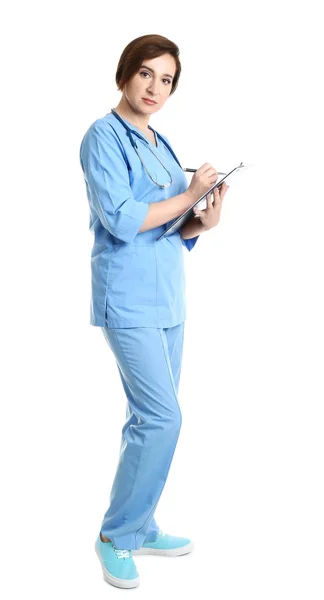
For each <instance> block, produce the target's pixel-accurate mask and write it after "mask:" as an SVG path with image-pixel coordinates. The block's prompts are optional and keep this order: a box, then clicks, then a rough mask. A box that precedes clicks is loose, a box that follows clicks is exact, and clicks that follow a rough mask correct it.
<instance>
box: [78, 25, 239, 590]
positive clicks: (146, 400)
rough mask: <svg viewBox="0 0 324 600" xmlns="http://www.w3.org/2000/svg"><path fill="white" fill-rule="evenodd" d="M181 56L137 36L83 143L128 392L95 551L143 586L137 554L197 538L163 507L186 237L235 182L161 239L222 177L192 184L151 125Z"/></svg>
mask: <svg viewBox="0 0 324 600" xmlns="http://www.w3.org/2000/svg"><path fill="white" fill-rule="evenodd" d="M178 55H179V49H178V47H177V46H176V45H175V44H174V43H173V42H171V41H170V40H168V39H167V38H165V37H163V36H159V35H144V36H141V37H139V38H137V39H135V40H133V41H132V42H130V43H129V44H128V45H127V46H126V48H125V49H124V51H123V52H122V55H121V57H120V60H119V64H118V67H117V72H116V82H117V86H118V89H119V90H121V91H122V98H121V100H120V102H119V104H118V106H117V107H116V108H115V109H111V112H109V113H107V114H106V115H105V116H104V117H102V118H99V119H97V120H96V121H95V122H94V123H92V125H91V126H90V127H89V129H88V130H87V132H86V133H85V135H84V137H83V139H82V142H81V148H80V162H81V167H82V170H83V174H84V178H85V183H86V192H87V197H88V201H89V206H90V230H91V231H92V232H93V233H94V236H95V241H94V246H93V249H92V253H91V271H92V297H91V311H90V323H91V324H92V325H95V326H99V327H101V329H102V332H103V334H104V336H105V339H106V341H107V343H108V345H109V347H110V349H111V350H112V352H113V354H114V356H115V358H116V363H117V368H118V372H119V375H120V377H121V381H122V385H123V388H124V391H125V394H126V397H127V411H126V422H125V425H124V426H123V429H122V440H121V447H120V457H119V463H118V467H117V471H116V475H115V478H114V482H113V486H112V490H111V495H110V506H109V508H108V510H107V512H106V513H105V515H104V518H103V521H102V525H101V530H100V533H99V535H98V538H97V540H96V544H95V549H96V552H97V554H98V557H99V559H100V562H101V565H102V568H103V572H104V576H105V578H106V579H107V581H108V582H109V583H111V584H113V585H116V586H117V587H124V588H126V587H127V588H129V587H135V586H137V585H139V576H138V572H137V569H136V566H135V563H134V559H133V554H144V553H145V554H147V553H154V554H162V555H174V556H177V555H180V554H185V553H187V552H190V551H191V550H192V543H191V541H190V540H189V539H187V538H182V537H176V536H172V535H167V534H165V533H163V532H162V531H161V530H160V528H159V526H158V524H157V522H156V520H155V518H154V511H155V509H156V506H157V503H158V500H159V498H160V496H161V493H162V490H163V488H164V485H165V482H166V478H167V475H168V472H169V469H170V465H171V461H172V458H173V454H174V451H175V448H176V444H177V441H178V436H179V432H180V427H181V411H180V407H179V404H178V387H179V379H180V370H181V359H182V347H183V337H184V322H185V319H186V307H185V275H184V257H183V246H185V247H186V248H187V249H188V250H189V251H190V250H192V248H193V247H194V245H195V244H196V242H197V240H198V238H199V236H200V234H201V233H203V232H204V231H206V230H208V229H210V228H212V227H214V226H215V225H217V223H218V221H219V218H220V210H221V204H222V199H223V197H224V194H225V193H226V190H227V187H228V186H227V185H225V184H223V185H222V187H221V191H220V193H219V192H218V191H216V192H215V195H214V200H215V201H214V203H213V202H212V200H211V197H210V196H211V194H210V195H209V196H208V198H207V207H206V210H203V211H196V212H197V215H198V216H197V217H192V218H191V220H190V221H188V222H187V223H186V224H185V225H183V226H182V229H181V231H178V232H176V233H173V234H172V235H169V236H164V237H162V238H161V239H160V240H157V238H158V236H159V235H160V234H161V233H162V232H163V231H164V230H165V229H166V228H167V226H168V225H169V224H170V223H172V222H173V221H174V220H175V219H176V218H177V217H179V216H180V215H181V214H183V213H184V212H185V210H186V209H187V208H188V207H189V206H191V205H192V204H193V202H194V201H195V200H197V199H198V198H200V197H201V196H202V195H203V194H204V193H205V192H206V191H207V190H208V189H209V188H210V187H211V186H212V185H213V184H214V183H215V182H216V181H217V177H218V174H217V171H216V169H214V168H213V167H212V166H211V165H210V164H209V163H205V164H204V165H203V166H202V167H200V169H198V170H197V171H196V172H195V173H194V175H193V177H192V181H191V183H190V185H189V187H188V184H187V180H186V177H185V175H184V173H183V170H182V169H181V167H180V164H179V163H178V161H177V158H176V156H175V155H174V153H173V150H172V148H171V146H170V142H169V140H168V139H167V138H166V136H161V134H159V133H158V132H156V131H155V130H154V129H153V128H152V127H151V126H150V125H149V120H150V116H151V114H153V113H155V112H157V111H158V110H160V109H161V108H162V107H163V105H164V103H165V102H166V100H167V98H168V97H169V96H170V95H171V94H173V93H174V91H175V89H176V87H177V84H178V80H179V76H180V71H181V65H180V61H179V56H178ZM143 57H145V58H144V59H143ZM134 142H135V143H134Z"/></svg>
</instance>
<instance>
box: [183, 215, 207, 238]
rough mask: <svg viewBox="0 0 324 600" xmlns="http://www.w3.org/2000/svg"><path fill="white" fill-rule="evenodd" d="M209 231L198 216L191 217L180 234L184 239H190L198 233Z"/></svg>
mask: <svg viewBox="0 0 324 600" xmlns="http://www.w3.org/2000/svg"><path fill="white" fill-rule="evenodd" d="M204 231H207V230H206V228H205V227H204V225H203V224H202V222H201V220H200V219H198V217H195V216H193V217H191V219H189V220H188V221H187V223H185V225H183V226H182V227H181V229H180V234H181V237H182V239H183V240H189V239H191V238H193V237H196V236H197V235H200V234H201V233H203V232H204Z"/></svg>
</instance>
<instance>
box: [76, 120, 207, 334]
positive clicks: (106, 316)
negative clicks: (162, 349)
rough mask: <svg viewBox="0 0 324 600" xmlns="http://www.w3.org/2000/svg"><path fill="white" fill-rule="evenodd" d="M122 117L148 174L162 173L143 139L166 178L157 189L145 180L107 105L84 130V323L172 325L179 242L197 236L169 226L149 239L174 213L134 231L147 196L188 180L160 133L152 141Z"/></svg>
mask: <svg viewBox="0 0 324 600" xmlns="http://www.w3.org/2000/svg"><path fill="white" fill-rule="evenodd" d="M124 121H125V119H124ZM126 123H127V124H128V125H129V127H130V128H131V129H132V130H133V131H134V133H133V136H134V138H135V140H136V142H137V144H138V149H139V153H140V155H141V157H142V160H143V162H144V164H145V166H146V168H147V169H148V171H149V173H150V174H151V176H152V177H153V179H155V181H157V182H158V183H161V184H162V183H167V182H168V181H169V176H168V174H167V172H166V171H165V169H163V167H162V165H161V164H160V163H159V161H158V159H157V158H155V156H153V154H152V152H151V151H150V150H149V146H150V147H151V149H152V150H153V152H155V153H156V155H157V156H159V158H160V160H161V161H162V163H163V164H164V165H165V166H166V168H167V169H168V170H169V171H170V173H171V174H172V178H173V183H172V184H171V185H170V186H169V187H167V188H164V189H163V188H160V187H158V186H157V185H155V184H154V183H153V181H152V180H151V179H150V177H149V176H148V175H147V173H146V171H145V169H144V167H143V165H142V163H141V161H140V159H139V157H138V155H137V153H136V152H135V150H134V148H133V146H132V145H131V142H130V140H129V137H128V135H127V131H126V129H125V128H124V127H123V125H122V124H121V123H120V122H119V120H118V119H117V118H116V117H115V116H114V114H113V113H108V114H107V115H106V116H104V117H102V118H100V119H97V120H96V121H95V122H94V123H92V125H91V126H90V127H89V129H88V131H87V132H86V134H85V135H84V137H83V139H82V142H81V148H80V162H81V167H82V170H83V174H84V179H85V183H86V191H87V197H88V202H89V207H90V224H89V226H90V230H91V231H92V232H93V233H94V238H95V239H94V245H93V248H92V252H91V272H92V286H91V287H92V294H91V306H90V323H91V325H96V326H101V327H102V326H104V325H107V326H108V327H174V326H175V325H179V323H182V322H183V321H184V320H185V318H186V301H185V271H184V256H183V249H184V247H186V248H187V249H188V250H191V249H192V248H193V247H194V245H195V243H196V242H197V240H198V237H199V236H196V237H194V238H191V239H189V240H183V239H182V237H181V235H180V233H179V232H178V231H177V232H176V233H173V234H172V235H170V236H165V237H163V238H162V239H161V240H159V241H156V239H157V237H158V236H159V235H160V234H161V233H162V232H163V231H164V230H165V229H166V228H167V226H168V225H169V224H171V223H172V222H174V221H175V219H173V220H172V221H169V222H168V223H164V224H163V225H160V226H159V227H155V228H154V229H149V230H147V231H143V232H141V233H138V230H139V229H140V228H141V226H142V224H143V222H144V221H145V218H146V216H147V213H148V209H149V204H150V203H151V202H159V201H161V200H166V199H167V198H170V197H171V196H177V195H178V194H181V193H183V192H185V191H186V189H187V188H188V182H187V179H186V176H185V174H184V172H183V171H182V169H181V168H180V166H179V165H178V163H177V162H176V161H175V160H174V158H173V156H172V154H171V153H170V152H169V150H168V149H167V148H166V146H164V144H163V142H162V141H161V140H160V138H157V142H158V146H157V148H156V147H155V145H154V144H152V142H150V141H149V140H148V139H147V138H146V137H145V136H144V135H143V134H142V133H141V132H140V130H139V129H138V128H136V127H135V126H134V125H132V124H131V123H129V122H128V121H126ZM164 137H165V139H166V141H167V142H168V143H169V140H168V138H166V136H164Z"/></svg>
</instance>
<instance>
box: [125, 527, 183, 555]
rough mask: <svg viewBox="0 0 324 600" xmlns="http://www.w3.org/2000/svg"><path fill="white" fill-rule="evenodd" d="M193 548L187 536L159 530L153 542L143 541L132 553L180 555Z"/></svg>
mask: <svg viewBox="0 0 324 600" xmlns="http://www.w3.org/2000/svg"><path fill="white" fill-rule="evenodd" d="M192 550H193V543H192V541H191V540H189V539H188V538H184V537H176V536H175V535H168V534H167V533H163V531H161V529H160V531H159V533H158V536H157V539H156V540H155V542H143V544H142V546H141V547H140V548H139V549H138V550H133V551H132V552H133V554H159V555H160V556H180V555H181V554H188V552H191V551H192Z"/></svg>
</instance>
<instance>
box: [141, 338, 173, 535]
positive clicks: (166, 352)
mask: <svg viewBox="0 0 324 600" xmlns="http://www.w3.org/2000/svg"><path fill="white" fill-rule="evenodd" d="M158 332H159V334H160V338H161V342H162V347H163V350H164V357H165V360H166V363H167V367H168V372H169V375H170V380H171V384H172V388H173V391H174V395H175V399H176V402H177V405H178V407H179V411H180V414H181V410H180V405H179V402H178V395H177V391H176V389H175V385H174V381H173V377H172V373H171V372H170V367H169V363H168V359H167V354H168V351H167V349H166V347H165V339H164V338H163V333H162V330H161V329H158ZM180 429H181V427H180V428H179V432H178V435H177V439H176V441H175V444H174V448H173V452H172V455H171V458H170V461H169V465H168V473H167V475H168V474H169V470H170V466H171V463H172V460H173V456H174V453H175V449H176V447H177V443H178V439H179V435H180ZM166 480H167V477H166V478H165V481H164V483H163V486H162V489H161V492H160V495H159V497H158V499H157V501H156V503H155V504H154V506H153V508H152V510H151V512H150V514H149V515H148V517H147V518H146V519H145V521H144V523H143V525H142V526H141V527H140V528H139V529H137V531H136V532H135V544H136V536H137V534H138V532H139V531H140V530H141V529H143V527H144V525H145V524H146V523H147V521H148V520H149V519H150V518H151V517H152V514H153V513H154V511H155V508H156V506H157V503H158V501H159V499H160V498H161V494H162V492H163V490H164V486H165V484H166Z"/></svg>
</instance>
